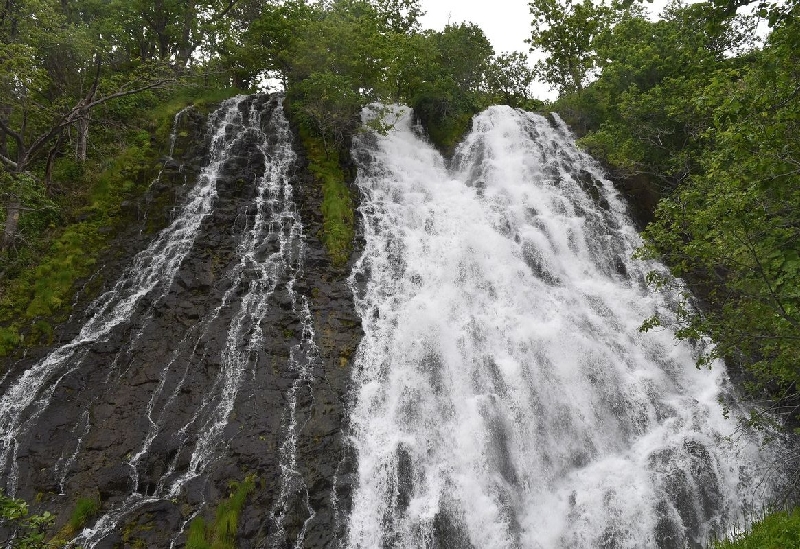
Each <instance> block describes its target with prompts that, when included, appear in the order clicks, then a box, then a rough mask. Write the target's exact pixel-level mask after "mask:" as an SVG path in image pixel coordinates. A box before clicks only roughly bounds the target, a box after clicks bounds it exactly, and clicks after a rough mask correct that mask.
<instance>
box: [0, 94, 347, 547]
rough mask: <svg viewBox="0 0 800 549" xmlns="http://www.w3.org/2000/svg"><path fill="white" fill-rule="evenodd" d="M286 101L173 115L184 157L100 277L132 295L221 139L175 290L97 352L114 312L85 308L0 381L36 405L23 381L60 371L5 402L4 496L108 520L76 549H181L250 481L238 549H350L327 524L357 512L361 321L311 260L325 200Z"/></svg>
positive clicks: (328, 272) (316, 258) (338, 279)
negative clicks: (354, 411)
mask: <svg viewBox="0 0 800 549" xmlns="http://www.w3.org/2000/svg"><path fill="white" fill-rule="evenodd" d="M280 102H281V98H279V97H266V96H256V97H250V98H246V99H243V100H240V101H238V102H235V103H233V102H231V103H230V104H228V105H227V108H229V109H230V112H229V113H228V116H229V118H230V120H229V121H228V122H225V121H224V120H223V121H218V122H219V123H220V124H224V123H227V124H228V126H226V127H222V126H217V127H215V126H213V125H209V124H207V123H206V120H205V117H203V116H202V115H200V114H199V113H197V112H195V111H192V110H191V109H190V110H188V111H186V112H185V113H184V114H183V115H182V117H181V119H180V123H179V132H178V133H177V134H176V135H177V136H178V138H177V141H176V144H175V145H176V146H175V153H174V158H169V159H166V160H165V164H164V170H163V172H162V175H161V177H160V179H159V180H158V181H157V182H156V183H154V185H153V187H152V188H151V193H150V194H149V195H148V197H146V198H145V199H143V200H142V201H141V202H140V203H137V204H133V203H131V204H128V205H127V209H128V214H129V215H130V216H131V220H132V223H131V224H130V225H129V226H128V229H127V230H125V231H123V232H122V233H121V234H120V235H119V236H118V238H117V239H116V241H115V244H114V246H112V248H111V249H110V250H109V251H108V252H107V254H106V257H105V262H104V264H103V267H102V268H101V270H100V275H99V277H101V278H102V279H103V280H105V283H104V284H105V286H104V288H103V291H104V292H106V293H109V292H121V291H130V288H128V289H125V288H122V289H121V288H120V281H121V280H123V279H124V278H125V276H129V278H130V276H131V275H130V273H129V274H128V275H126V272H129V271H130V269H131V257H133V256H134V255H135V253H136V252H137V251H140V250H146V249H147V247H148V246H151V247H152V242H153V239H154V238H155V234H156V233H154V232H153V231H152V230H153V228H154V227H157V226H159V225H162V226H164V225H167V226H168V228H167V229H166V230H173V229H170V227H171V226H170V223H172V224H173V225H174V224H175V223H176V220H178V221H179V219H178V218H179V217H180V215H181V212H180V211H179V210H180V207H181V205H182V204H183V203H184V202H186V200H187V199H188V198H187V197H190V195H191V192H193V191H192V189H193V188H194V186H195V181H197V178H198V176H200V177H203V173H204V171H203V170H204V169H206V168H204V167H205V166H208V164H209V162H213V161H214V155H215V154H218V152H219V151H218V150H216V149H215V147H217V146H218V143H217V142H216V141H215V140H219V139H223V140H227V141H225V143H227V145H226V146H228V150H227V152H226V153H225V154H224V156H223V157H221V158H217V159H216V160H217V161H218V166H217V171H216V172H215V174H214V176H215V177H216V187H215V190H214V192H215V196H214V197H213V199H212V200H211V201H210V204H211V206H210V209H209V211H206V212H202V216H201V221H200V222H199V226H198V229H197V236H196V238H194V239H193V240H192V242H191V246H189V247H188V249H187V251H186V253H185V257H183V259H182V260H181V261H180V262H179V265H177V267H176V270H175V272H174V275H173V276H172V277H171V279H170V280H168V281H167V282H165V283H164V284H163V289H159V288H160V287H159V286H158V285H157V284H156V286H155V287H154V289H153V290H151V291H149V292H147V293H146V294H145V295H142V296H137V297H136V298H135V299H133V298H131V299H130V300H129V301H130V302H131V303H132V305H131V307H133V312H132V313H131V314H130V316H129V318H126V319H124V321H122V322H119V323H118V324H116V325H114V326H113V327H111V328H109V329H108V330H107V332H106V333H104V335H103V336H102V337H97V338H95V339H91V338H88V339H87V338H86V334H85V332H86V329H85V326H86V323H87V322H88V321H90V319H92V318H95V319H96V318H97V317H98V315H101V314H103V311H102V310H101V309H102V307H104V306H105V305H103V302H102V300H101V301H99V302H98V301H92V300H90V299H89V296H88V295H84V296H82V297H81V298H80V299H79V300H78V302H77V306H76V310H75V312H74V313H73V315H72V317H71V319H70V321H69V322H68V323H67V324H66V325H65V326H63V327H61V328H60V330H59V338H60V342H59V343H58V344H56V345H55V346H54V347H52V348H49V349H40V350H37V351H36V352H33V353H31V354H30V356H29V357H28V358H26V359H25V360H22V361H20V362H19V363H17V364H14V365H13V366H12V369H11V374H10V375H9V376H7V377H6V378H5V379H4V380H3V381H2V386H1V387H0V389H1V390H2V392H4V393H9V392H10V391H11V390H12V389H14V388H15V387H16V388H17V389H25V387H22V388H20V387H19V385H20V383H22V382H21V381H20V380H21V379H23V378H22V376H23V372H25V371H27V370H31V369H33V370H36V368H37V367H38V368H41V364H49V363H52V362H53V361H54V360H56V359H54V358H53V356H54V355H58V356H56V358H57V359H58V360H61V358H59V357H60V356H61V355H65V354H67V353H69V356H68V357H67V358H65V359H64V360H63V361H62V362H59V363H58V365H57V367H54V368H53V369H52V372H49V373H48V375H47V376H46V379H45V380H44V381H43V383H42V384H41V386H36V385H35V384H34V385H29V386H28V388H27V389H26V390H27V391H31V392H32V395H35V396H33V398H32V399H24V398H23V399H22V400H19V399H18V400H16V401H8V398H6V401H4V402H3V410H4V413H5V416H4V418H5V419H4V421H5V423H4V427H5V429H6V432H7V433H9V434H8V436H6V438H5V439H4V447H3V452H4V454H3V457H4V459H5V464H4V466H5V473H4V475H3V481H4V484H5V487H6V489H7V490H8V491H10V492H14V493H15V494H16V495H17V496H18V497H22V498H25V499H26V500H28V501H38V502H40V503H39V506H40V507H41V508H42V509H48V510H50V511H52V512H55V513H56V514H57V515H58V517H59V526H60V525H62V524H64V523H65V522H66V520H67V519H68V517H69V516H70V514H71V513H72V511H73V509H74V508H75V506H76V503H77V502H78V500H79V499H81V498H91V499H94V500H97V501H99V502H100V510H99V513H98V514H97V517H96V518H94V519H92V520H90V521H89V522H88V523H87V524H86V527H87V530H84V532H83V534H81V537H80V538H79V540H78V541H79V543H80V544H81V545H83V546H90V547H109V548H110V547H170V546H171V544H172V543H174V546H175V547H181V546H183V545H184V543H185V541H186V531H187V529H188V525H189V523H190V521H191V520H193V519H194V518H195V517H197V516H199V517H205V518H206V519H207V521H208V522H213V518H214V515H215V510H216V508H217V505H218V504H219V502H220V501H221V500H223V499H224V498H226V497H227V496H228V494H229V491H230V489H229V485H230V483H231V482H233V481H242V480H243V479H245V478H246V477H249V478H253V479H254V480H255V487H254V489H253V490H252V492H251V493H250V495H249V497H248V499H247V502H246V504H245V507H244V509H243V511H242V513H241V516H240V519H239V533H238V539H239V543H238V546H239V547H243V548H249V547H264V546H270V547H290V546H291V547H295V546H296V544H297V543H298V541H300V545H301V546H306V547H329V546H333V545H334V542H335V541H336V539H337V537H338V536H339V535H340V534H341V532H340V529H338V528H337V527H335V526H334V527H332V526H331V525H337V524H338V525H340V526H341V524H340V523H341V521H340V520H339V518H340V517H341V515H342V514H343V513H345V512H346V509H347V508H348V506H349V487H348V485H349V480H348V479H349V476H350V473H351V470H350V468H351V466H350V465H349V463H350V461H349V460H348V459H347V456H346V451H345V448H344V444H343V436H342V425H343V422H344V406H345V402H346V398H347V388H348V387H347V384H348V380H349V367H350V357H351V355H352V353H353V351H354V350H355V348H356V345H357V343H358V340H359V337H360V333H361V332H360V321H359V319H358V317H357V316H356V314H355V311H354V307H353V303H352V294H351V291H350V289H349V287H348V284H347V280H346V274H347V272H348V269H347V267H345V268H343V269H335V268H333V267H332V265H331V264H330V261H329V260H328V257H327V254H326V252H325V249H324V247H323V245H322V243H321V241H320V238H319V235H320V232H321V229H322V219H321V214H320V203H321V192H320V190H319V188H318V186H317V185H316V184H315V183H314V182H313V180H312V178H311V176H310V174H308V173H307V172H306V171H305V170H304V166H305V164H306V161H305V158H304V155H303V153H302V151H300V150H298V147H297V146H296V145H295V144H294V143H293V142H292V141H291V133H290V132H288V125H287V123H286V122H285V119H284V118H283V117H282V113H281V112H280V111H281V105H280ZM224 108H226V106H223V109H224ZM217 116H218V117H219V116H222V115H220V114H218V115H217ZM220 128H221V129H220ZM220 131H221V132H222V133H221V134H220V133H219V132H220ZM215 132H216V133H215ZM181 136H182V137H181ZM286 140H289V145H290V147H286V146H285V145H286V143H285V142H284V141H286ZM206 175H208V174H206ZM148 229H150V231H148ZM174 230H178V229H174ZM162 234H163V233H162ZM164 247H165V248H166V247H168V246H167V244H165V245H164ZM158 252H159V250H154V251H151V252H150V253H154V254H155V253H158ZM137 257H138V256H137ZM152 261H155V260H152ZM152 261H151V263H150V264H148V263H146V262H145V263H142V264H141V265H140V266H139V267H138V268H139V269H140V270H141V269H147V268H149V265H152ZM137 265H139V263H134V268H136V266H137ZM137 280H138V279H137ZM131 284H133V283H131ZM122 286H125V284H122ZM114 303H116V305H114ZM114 303H112V304H111V305H109V307H111V306H114V307H122V305H120V304H119V303H122V301H120V302H119V303H117V302H114ZM125 303H128V302H125ZM103 329H105V328H103ZM65 348H66V349H67V350H66V351H65V350H64V349H65ZM59 353H61V354H60V355H59ZM37 365H39V366H37ZM18 392H20V391H18ZM21 392H24V391H21ZM20 398H21V397H20ZM334 483H336V484H338V485H337V486H334ZM301 540H302V541H301Z"/></svg>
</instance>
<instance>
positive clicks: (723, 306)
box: [642, 24, 800, 397]
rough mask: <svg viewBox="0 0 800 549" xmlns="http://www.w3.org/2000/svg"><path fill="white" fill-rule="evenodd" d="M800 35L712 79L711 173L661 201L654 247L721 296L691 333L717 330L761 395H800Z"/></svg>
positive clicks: (780, 35)
mask: <svg viewBox="0 0 800 549" xmlns="http://www.w3.org/2000/svg"><path fill="white" fill-rule="evenodd" d="M795 26H796V24H795ZM796 32H797V29H796V28H793V26H789V25H787V26H783V27H778V28H776V29H775V30H774V31H773V34H772V36H771V38H770V42H769V43H768V45H767V47H766V48H765V49H764V50H763V51H761V52H759V53H758V54H757V55H753V56H752V63H751V65H750V66H749V67H747V68H746V69H744V68H743V69H739V70H737V71H731V72H730V73H727V74H726V75H725V77H724V78H723V77H721V76H720V75H717V77H716V78H713V79H711V80H710V82H709V84H708V85H707V86H706V88H705V90H704V91H705V94H704V96H703V97H702V101H704V102H705V103H706V104H707V105H708V106H707V108H708V109H709V113H710V119H711V122H710V124H709V127H708V128H706V129H705V131H704V134H703V138H704V143H706V146H705V147H703V148H702V149H701V150H699V151H698V152H697V153H696V154H695V158H696V161H697V163H698V166H699V168H700V169H699V170H698V172H699V173H697V174H695V175H694V176H693V177H691V178H690V179H689V180H688V181H687V182H686V183H685V184H684V185H682V186H681V187H680V188H679V189H678V190H677V191H676V192H675V193H673V194H672V195H670V196H669V197H667V198H665V199H664V200H663V201H662V202H661V204H660V205H659V207H658V210H657V212H656V215H657V220H656V223H654V224H653V225H651V226H650V227H649V228H648V230H647V231H646V232H645V239H646V243H647V245H646V247H645V248H644V249H643V251H642V255H645V256H650V257H662V258H664V259H665V260H666V262H667V263H668V264H669V265H670V267H671V269H672V271H673V273H674V274H675V275H676V276H683V277H686V278H688V279H689V281H690V282H691V283H692V285H693V288H694V289H695V290H696V292H697V293H698V294H699V295H700V296H701V297H703V298H704V299H706V300H707V301H708V302H709V303H710V304H711V307H708V308H707V309H706V310H705V311H704V312H703V314H700V313H692V314H687V315H686V317H685V319H684V320H683V322H682V324H681V326H680V329H681V330H682V331H681V332H679V335H685V336H686V337H697V336H698V335H702V336H709V337H711V338H712V339H713V340H714V341H715V342H716V343H717V345H716V348H715V350H714V351H713V353H714V354H716V355H718V356H722V357H726V358H733V359H737V360H738V361H739V362H742V363H745V364H747V365H748V369H749V371H750V373H751V375H752V376H753V377H754V381H755V384H754V385H753V386H752V389H753V391H754V392H755V394H756V395H759V396H760V395H761V394H762V391H764V389H765V388H767V387H769V390H770V393H771V394H772V396H773V397H775V396H777V397H781V396H787V397H788V396H791V395H794V394H796V391H797V387H798V382H800V368H798V366H797V365H798V362H799V359H800V340H799V339H798V338H797V333H798V327H799V326H800V292H798V288H800V256H798V253H800V249H799V248H798V245H797V243H798V242H800V214H799V213H798V212H800V170H798V163H797V160H798V159H800V147H798V136H800V117H798V114H797V113H798V112H800V101H799V100H798V97H797V93H796V90H797V89H798V86H800V81H798V75H797V73H796V72H795V71H793V70H792V69H791V68H790V67H793V66H796V63H797V61H798V59H797V53H796V52H797V50H796V48H795V47H794V44H793V42H792V40H793V39H794V38H793V37H794V36H796V34H795V33H796ZM787 38H788V40H787Z"/></svg>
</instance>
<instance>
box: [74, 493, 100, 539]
mask: <svg viewBox="0 0 800 549" xmlns="http://www.w3.org/2000/svg"><path fill="white" fill-rule="evenodd" d="M98 511H100V502H99V501H98V500H97V499H96V498H80V499H79V500H78V503H76V504H75V509H74V510H73V511H72V515H70V517H69V527H70V529H71V530H72V531H73V532H78V531H79V530H80V529H81V528H83V527H84V526H86V524H87V523H88V522H89V521H90V520H91V519H92V518H94V517H95V516H96V515H97V512H98Z"/></svg>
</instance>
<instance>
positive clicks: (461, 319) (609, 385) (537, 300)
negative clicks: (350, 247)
mask: <svg viewBox="0 0 800 549" xmlns="http://www.w3.org/2000/svg"><path fill="white" fill-rule="evenodd" d="M392 113H393V115H394V116H395V118H396V120H395V124H394V129H392V130H390V131H389V132H388V133H387V134H386V135H377V134H374V133H369V134H366V135H364V136H362V137H360V138H359V139H358V142H357V143H356V145H355V147H354V157H355V159H356V162H357V164H358V168H359V175H358V179H357V184H358V186H359V188H360V189H361V191H362V194H363V198H362V205H361V212H362V215H363V218H364V233H365V234H364V238H365V250H364V253H363V256H362V257H361V258H360V260H359V261H358V263H357V265H356V267H355V269H354V272H353V275H352V277H351V281H352V287H353V291H354V294H355V297H356V307H357V310H358V312H359V315H360V316H361V318H362V320H363V327H364V332H365V334H364V338H363V340H362V342H361V344H360V347H359V349H358V352H357V355H356V360H355V364H354V372H353V380H354V386H355V395H354V404H353V407H352V411H351V417H350V428H351V433H352V444H353V446H354V448H355V451H356V453H357V456H358V472H357V483H356V484H357V487H356V488H355V491H354V493H353V502H352V513H351V516H350V519H349V541H348V547H351V548H364V549H367V548H369V549H374V548H380V547H384V548H389V547H392V548H409V549H410V548H423V547H428V548H433V547H439V548H455V547H458V548H469V547H474V548H476V549H478V548H491V549H496V548H514V547H519V548H523V547H524V548H542V549H550V548H557V547H564V548H584V547H585V548H597V547H603V548H646V547H660V548H673V547H674V548H682V547H685V546H691V547H695V546H698V544H700V543H702V542H703V541H704V540H706V539H707V538H708V536H709V535H710V534H711V533H712V532H724V531H725V530H726V529H728V528H730V527H731V526H732V524H734V523H735V521H737V520H740V519H741V518H742V515H743V513H744V512H745V511H746V509H747V508H748V506H756V507H758V506H759V505H760V504H763V502H764V501H765V498H766V497H768V488H767V487H766V486H767V483H762V482H761V480H762V479H760V478H759V471H758V464H759V463H760V461H759V460H760V459H761V457H763V456H759V446H758V445H757V444H755V443H753V442H750V443H747V442H742V441H739V442H738V443H736V444H734V443H732V442H730V441H729V440H728V439H727V438H726V437H727V436H728V435H731V434H733V432H734V431H735V429H736V426H737V424H736V421H735V418H732V419H727V418H726V417H724V415H723V410H722V407H721V406H720V404H719V402H718V401H717V399H718V398H719V397H720V395H721V394H722V393H724V392H725V391H726V386H727V382H726V378H725V374H724V368H723V367H722V365H715V366H714V368H713V369H712V370H711V371H700V370H697V369H695V368H694V366H693V364H694V357H695V353H694V352H693V350H692V349H691V348H689V347H688V346H687V345H676V344H675V343H674V340H673V334H672V333H671V332H670V331H669V330H662V331H659V332H650V333H647V334H640V333H639V332H638V330H637V328H638V326H639V325H640V324H641V322H642V320H643V319H645V318H648V317H649V316H651V315H652V314H653V313H654V312H655V311H657V310H658V311H660V312H665V313H668V311H669V304H668V303H664V302H663V300H662V299H660V298H659V297H657V296H653V295H651V294H650V293H648V291H647V287H646V284H645V283H644V276H645V273H646V272H647V271H648V270H651V269H653V268H658V266H657V265H652V264H649V265H648V264H643V263H641V262H634V261H632V260H631V259H630V257H631V253H632V251H633V250H634V249H635V247H636V246H637V243H638V240H637V235H636V233H635V230H634V229H633V227H632V225H631V223H630V221H629V220H628V219H627V217H626V215H625V213H624V207H623V206H622V204H621V201H620V200H619V198H618V197H617V195H616V193H615V192H614V190H613V188H612V187H611V185H610V184H609V183H608V182H607V181H606V180H605V179H604V178H603V175H602V173H601V172H600V170H599V169H598V167H597V166H596V165H595V163H594V162H593V161H591V159H589V158H588V157H587V156H585V155H584V154H583V153H581V152H580V151H579V150H578V149H576V147H575V145H574V141H573V139H572V137H571V136H570V135H569V133H568V131H567V130H566V128H565V127H564V125H563V123H561V122H560V121H559V120H558V119H557V118H556V119H555V124H551V123H550V122H549V121H548V120H547V119H545V118H543V117H541V116H538V115H534V114H530V113H524V112H522V111H516V110H512V109H510V108H508V107H492V108H490V109H489V110H487V111H486V112H484V113H482V114H481V115H479V116H477V117H476V119H475V120H474V125H473V131H472V133H471V134H470V135H469V136H468V137H467V139H466V141H465V142H464V143H463V144H462V145H461V146H460V147H459V149H458V150H457V152H456V156H455V158H454V162H453V168H452V169H447V168H446V166H445V162H444V161H443V159H442V157H441V156H440V155H439V154H438V153H437V152H436V151H435V150H434V149H433V148H432V147H431V146H429V145H428V144H426V143H425V142H423V141H422V140H421V139H420V138H419V137H418V136H417V133H416V132H415V131H414V129H413V127H412V122H411V120H412V117H411V114H410V113H409V111H407V110H406V109H403V108H395V109H393V110H392Z"/></svg>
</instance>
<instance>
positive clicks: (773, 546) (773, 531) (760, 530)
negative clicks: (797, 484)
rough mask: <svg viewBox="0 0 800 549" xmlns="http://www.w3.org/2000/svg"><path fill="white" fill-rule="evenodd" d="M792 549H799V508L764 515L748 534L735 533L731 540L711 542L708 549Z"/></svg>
mask: <svg viewBox="0 0 800 549" xmlns="http://www.w3.org/2000/svg"><path fill="white" fill-rule="evenodd" d="M792 548H800V508H796V509H794V510H793V511H791V512H787V511H779V512H776V513H771V514H769V515H766V516H765V517H764V518H763V519H761V520H760V521H758V522H756V523H755V524H753V526H752V528H751V529H750V531H749V532H737V533H735V534H734V535H733V536H732V537H731V539H727V540H723V541H716V542H713V543H712V544H711V546H710V548H709V549H792Z"/></svg>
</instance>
